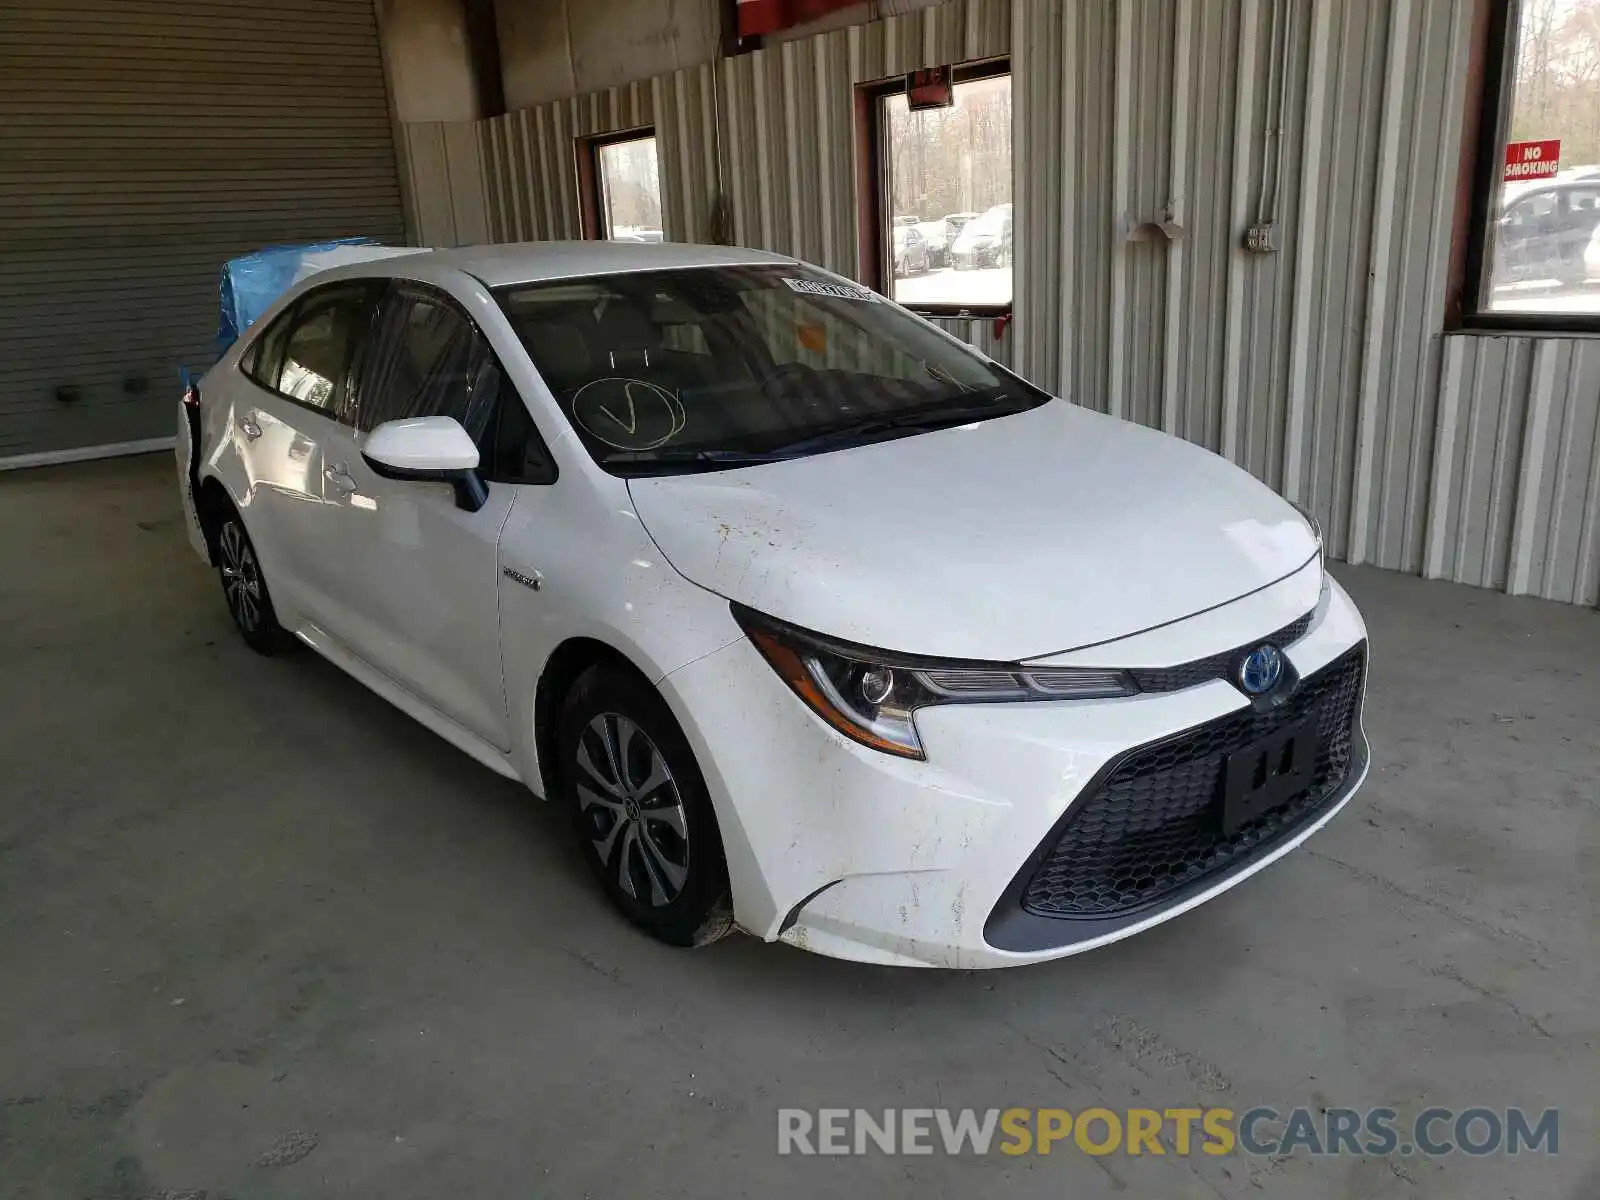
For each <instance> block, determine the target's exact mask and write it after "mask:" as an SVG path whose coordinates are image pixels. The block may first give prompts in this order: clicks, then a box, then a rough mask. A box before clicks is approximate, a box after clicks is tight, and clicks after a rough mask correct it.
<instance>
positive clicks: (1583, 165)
mask: <svg viewBox="0 0 1600 1200" xmlns="http://www.w3.org/2000/svg"><path fill="white" fill-rule="evenodd" d="M1481 34H1482V36H1483V38H1484V42H1483V47H1484V48H1483V54H1484V63H1485V70H1484V72H1483V79H1484V83H1483V108H1482V112H1481V117H1480V128H1479V138H1478V143H1477V147H1476V156H1477V161H1476V165H1475V171H1474V174H1475V179H1474V188H1473V210H1472V213H1473V220H1472V228H1471V232H1470V239H1471V240H1470V245H1469V249H1468V252H1467V271H1466V272H1465V275H1466V282H1467V284H1468V286H1467V287H1466V288H1464V289H1463V291H1464V292H1466V293H1467V294H1466V295H1464V296H1463V298H1462V310H1463V311H1462V314H1461V316H1462V319H1463V321H1465V322H1466V323H1470V324H1477V325H1483V326H1500V327H1519V326H1522V327H1538V328H1543V329H1552V330H1554V329H1561V328H1579V329H1600V87H1597V86H1596V84H1595V77H1596V69H1597V66H1600V21H1597V20H1596V12H1595V8H1594V6H1593V5H1592V4H1589V3H1580V2H1579V0H1496V2H1495V3H1494V4H1493V5H1492V7H1491V8H1490V9H1489V10H1488V16H1487V26H1486V27H1485V28H1484V29H1483V30H1482V31H1481Z"/></svg>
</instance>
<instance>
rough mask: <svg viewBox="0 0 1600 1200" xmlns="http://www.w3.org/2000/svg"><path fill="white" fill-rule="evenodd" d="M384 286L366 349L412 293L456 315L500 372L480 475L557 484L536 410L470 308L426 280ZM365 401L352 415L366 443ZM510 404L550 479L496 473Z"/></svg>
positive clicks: (394, 279) (361, 365)
mask: <svg viewBox="0 0 1600 1200" xmlns="http://www.w3.org/2000/svg"><path fill="white" fill-rule="evenodd" d="M380 282H382V283H384V284H385V286H384V288H383V290H382V293H381V294H380V295H379V296H378V298H377V302H376V303H375V304H374V305H373V311H372V317H371V320H370V322H369V324H368V329H367V336H366V338H365V339H363V347H364V346H365V345H367V344H369V343H370V342H371V340H372V337H373V335H374V334H375V333H376V332H377V330H378V328H379V324H378V323H379V322H380V321H381V320H383V319H384V317H385V315H386V313H387V310H388V307H389V305H391V304H393V303H394V302H395V301H396V299H398V298H401V297H403V296H405V294H406V293H408V292H410V293H419V294H420V296H421V297H422V298H423V299H427V300H433V301H435V302H437V303H439V304H441V305H443V306H444V307H445V308H448V309H449V310H450V311H451V312H453V313H455V314H456V316H458V317H460V318H461V319H462V320H463V321H465V322H466V323H467V325H468V327H469V328H471V329H472V331H473V332H474V333H476V334H477V335H478V336H479V337H480V338H482V339H483V344H484V346H485V348H487V350H488V352H489V354H490V355H491V356H492V357H493V359H494V363H495V366H496V367H498V368H499V371H500V393H499V395H497V396H496V397H495V401H494V409H493V411H492V413H491V414H490V417H489V422H488V424H487V426H486V427H485V429H484V432H483V438H482V441H481V442H480V443H478V473H479V474H480V475H481V476H482V477H483V480H484V482H485V483H504V484H507V485H525V486H528V487H548V486H549V485H550V484H553V483H554V482H555V481H556V479H557V477H558V476H559V475H560V474H561V471H560V468H559V467H558V466H557V464H556V459H555V455H553V454H551V453H550V444H549V443H548V442H547V441H545V438H544V434H543V433H542V432H541V431H540V429H539V423H538V421H537V420H535V419H534V415H533V412H532V410H531V409H529V408H528V402H527V401H526V400H524V399H523V398H522V392H521V391H520V390H519V389H518V388H517V385H516V384H515V383H514V382H512V379H511V376H510V374H509V373H508V372H507V371H506V363H505V358H504V357H503V356H502V355H501V354H500V352H499V351H498V350H496V349H495V345H494V341H493V340H492V339H491V338H490V337H489V335H488V333H486V332H485V331H484V328H483V326H482V325H480V324H478V322H477V321H475V320H473V319H472V314H471V313H469V312H468V311H467V307H466V305H465V304H463V303H462V302H461V300H460V299H459V298H458V297H457V296H456V295H455V294H454V293H452V292H451V291H450V290H449V289H448V288H445V287H441V286H439V285H438V284H436V283H429V282H427V281H426V280H421V279H413V278H411V277H410V276H406V275H395V276H391V277H389V278H388V279H386V280H381V281H380ZM358 356H359V361H358V362H357V363H356V364H355V365H356V368H357V376H356V377H357V379H358V380H360V381H361V383H362V384H365V382H366V380H365V371H366V366H367V363H366V355H365V354H364V353H359V352H358ZM361 398H362V397H361V392H360V390H359V389H358V393H357V403H356V407H355V409H354V410H353V412H352V414H351V415H352V420H351V423H350V424H351V427H352V428H353V429H354V430H355V431H356V434H357V436H359V437H360V438H362V439H366V438H368V437H371V436H372V429H370V428H367V427H365V426H364V425H363V424H362V417H361V404H360V401H361ZM510 403H516V404H519V405H521V406H522V409H523V411H524V412H525V413H526V414H527V425H528V432H529V434H530V435H531V436H532V438H533V440H534V443H535V444H536V445H537V446H538V448H539V455H540V457H541V458H542V459H543V461H544V463H545V465H546V468H547V470H548V476H549V477H548V478H541V479H531V478H515V479H513V478H507V477H505V476H504V475H502V474H501V472H500V471H498V470H497V469H496V468H497V466H498V464H497V463H496V462H495V461H494V458H495V455H494V448H495V446H496V444H497V441H496V435H497V433H498V431H499V429H500V419H501V412H502V410H503V409H504V407H505V406H506V405H507V404H510Z"/></svg>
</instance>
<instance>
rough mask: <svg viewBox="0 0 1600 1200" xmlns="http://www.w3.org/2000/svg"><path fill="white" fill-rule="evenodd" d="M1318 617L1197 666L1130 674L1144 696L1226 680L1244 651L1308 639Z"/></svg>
mask: <svg viewBox="0 0 1600 1200" xmlns="http://www.w3.org/2000/svg"><path fill="white" fill-rule="evenodd" d="M1315 613H1316V609H1312V610H1311V612H1308V613H1307V614H1306V615H1305V616H1303V617H1301V618H1300V619H1299V620H1298V621H1291V622H1289V624H1287V625H1285V626H1284V627H1283V628H1282V629H1280V630H1278V631H1277V632H1276V633H1270V634H1268V635H1267V636H1266V637H1264V638H1262V639H1260V641H1255V642H1251V643H1250V644H1249V645H1248V646H1240V647H1239V648H1238V649H1235V650H1225V651H1223V652H1222V653H1221V654H1211V655H1208V656H1206V657H1205V658H1197V659H1195V660H1194V661H1193V662H1186V663H1179V664H1178V665H1177V666H1175V667H1140V668H1137V669H1135V670H1132V671H1129V672H1128V674H1130V675H1132V676H1133V681H1134V682H1135V683H1137V684H1138V685H1139V690H1140V691H1141V692H1178V691H1182V690H1183V689H1184V688H1191V687H1196V686H1198V685H1199V684H1202V683H1210V682H1211V681H1212V680H1213V679H1226V678H1228V671H1229V669H1230V668H1231V667H1232V666H1233V660H1234V658H1235V657H1237V656H1238V655H1239V654H1240V653H1242V652H1243V651H1245V650H1250V649H1253V648H1255V647H1256V646H1259V645H1261V642H1271V643H1272V644H1273V645H1274V646H1277V647H1279V648H1280V649H1282V648H1283V647H1285V646H1291V645H1293V644H1294V643H1295V642H1298V641H1299V640H1300V639H1301V638H1303V637H1305V635H1306V630H1308V629H1310V628H1311V618H1312V616H1313V615H1314V614H1315Z"/></svg>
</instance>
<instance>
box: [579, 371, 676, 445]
mask: <svg viewBox="0 0 1600 1200" xmlns="http://www.w3.org/2000/svg"><path fill="white" fill-rule="evenodd" d="M572 419H573V420H574V421H576V422H577V423H578V424H579V425H580V426H582V427H583V428H584V429H585V430H586V431H587V432H588V433H589V434H590V435H591V436H593V437H594V438H595V439H596V440H598V441H601V442H604V443H605V444H606V445H608V446H611V447H613V448H615V449H617V450H654V449H656V448H657V447H659V446H664V445H666V444H667V443H668V442H670V441H671V440H672V439H673V438H675V437H677V436H678V435H679V434H680V433H682V432H683V428H684V426H685V425H687V424H688V423H689V422H688V416H687V414H685V412H684V410H683V404H682V402H681V401H680V400H679V399H678V398H677V397H676V396H674V395H673V394H672V393H671V392H669V391H667V389H666V388H664V387H660V386H658V385H657V384H654V383H648V382H646V381H645V380H643V379H626V378H623V377H621V376H607V377H605V378H603V379H594V380H591V381H590V382H588V383H586V384H584V385H583V386H582V387H581V388H579V389H578V391H577V393H576V394H575V395H574V396H573V397H572Z"/></svg>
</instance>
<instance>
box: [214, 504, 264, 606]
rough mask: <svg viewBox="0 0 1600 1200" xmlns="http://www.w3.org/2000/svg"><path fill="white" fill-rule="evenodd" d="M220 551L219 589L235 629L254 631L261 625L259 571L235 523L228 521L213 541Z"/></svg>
mask: <svg viewBox="0 0 1600 1200" xmlns="http://www.w3.org/2000/svg"><path fill="white" fill-rule="evenodd" d="M217 540H218V548H219V549H220V550H221V551H222V564H221V570H222V588H223V591H224V592H225V593H226V594H227V598H228V609H229V611H230V612H232V613H233V619H234V620H235V621H237V622H238V623H239V628H240V629H243V630H244V631H245V632H246V633H251V632H254V631H255V630H256V629H257V628H258V627H259V626H260V624H261V568H260V567H259V566H257V565H256V556H255V551H253V550H252V549H251V548H250V543H249V541H248V540H247V539H246V538H245V536H244V531H243V530H242V529H240V528H239V525H238V522H236V521H229V522H228V523H227V524H226V525H224V526H223V527H222V536H221V537H220V538H218V539H217Z"/></svg>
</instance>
